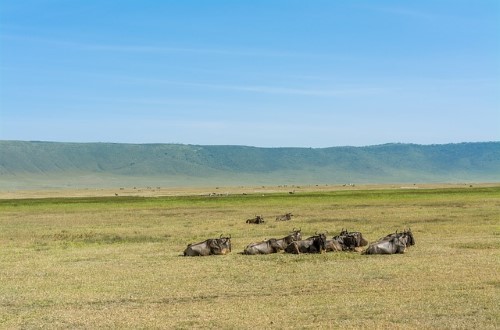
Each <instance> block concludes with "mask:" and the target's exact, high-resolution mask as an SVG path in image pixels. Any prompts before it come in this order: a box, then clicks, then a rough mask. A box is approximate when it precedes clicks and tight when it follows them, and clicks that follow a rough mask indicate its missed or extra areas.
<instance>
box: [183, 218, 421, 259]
mask: <svg viewBox="0 0 500 330" xmlns="http://www.w3.org/2000/svg"><path fill="white" fill-rule="evenodd" d="M247 222H248V221H247ZM326 234H327V233H316V234H315V235H313V236H311V237H308V238H306V239H302V234H301V229H295V228H294V229H293V230H292V232H291V233H290V234H288V235H287V236H285V237H282V238H270V239H267V240H264V241H260V242H255V243H250V244H248V245H247V247H246V248H245V249H244V250H243V252H242V254H245V255H255V254H271V253H278V252H280V251H284V252H285V253H293V254H300V253H324V252H335V251H357V252H359V250H360V248H361V247H363V246H366V245H368V241H367V240H366V239H365V238H364V237H363V234H362V233H360V232H349V231H348V230H346V229H342V231H341V232H340V234H339V235H336V236H333V237H332V239H327V237H326ZM411 245H415V239H414V237H413V233H412V232H411V229H408V230H404V231H402V232H399V233H398V232H397V231H396V232H395V233H392V234H389V235H387V236H385V237H382V238H380V239H379V240H377V241H375V242H373V243H371V244H369V245H368V247H367V248H366V249H365V250H363V251H362V252H361V253H362V254H395V253H404V252H405V251H406V248H408V247H410V246H411ZM229 252H231V236H228V237H223V236H222V235H221V236H220V237H219V238H212V239H207V240H205V241H203V242H200V243H194V244H189V245H188V246H187V248H186V249H185V250H184V256H208V255H224V254H227V253H229Z"/></svg>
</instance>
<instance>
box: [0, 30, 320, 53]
mask: <svg viewBox="0 0 500 330" xmlns="http://www.w3.org/2000/svg"><path fill="white" fill-rule="evenodd" d="M0 39H3V40H14V41H24V42H32V43H43V44H49V45H52V46H58V47H64V48H74V49H79V50H84V51H96V52H122V53H148V54H174V53H179V54H181V53H185V54H208V55H222V56H249V57H283V56H286V57H310V58H318V57H321V56H322V55H320V54H310V53H302V52H295V51H274V50H262V49H217V48H192V47H167V46H155V45H119V44H92V43H85V42H72V41H66V40H59V39H51V38H39V37H28V36H24V35H15V34H1V35H0Z"/></svg>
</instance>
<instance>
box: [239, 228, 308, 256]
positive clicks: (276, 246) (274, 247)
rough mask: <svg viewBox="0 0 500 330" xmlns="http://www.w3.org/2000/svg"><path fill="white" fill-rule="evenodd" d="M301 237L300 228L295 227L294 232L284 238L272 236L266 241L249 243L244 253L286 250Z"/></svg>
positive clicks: (266, 252) (268, 252)
mask: <svg viewBox="0 0 500 330" xmlns="http://www.w3.org/2000/svg"><path fill="white" fill-rule="evenodd" d="M301 239H302V235H301V234H300V229H298V230H297V229H295V228H294V229H293V231H292V233H290V234H289V235H287V236H285V237H283V238H280V239H276V238H271V239H268V240H266V241H262V242H257V243H251V244H248V245H247V247H246V248H245V250H244V251H243V254H270V253H277V252H279V251H281V250H284V249H285V248H286V247H287V246H288V244H290V243H291V242H293V241H299V240H301Z"/></svg>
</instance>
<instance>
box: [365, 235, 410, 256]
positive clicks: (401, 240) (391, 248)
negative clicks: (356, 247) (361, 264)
mask: <svg viewBox="0 0 500 330" xmlns="http://www.w3.org/2000/svg"><path fill="white" fill-rule="evenodd" d="M406 244H407V237H406V236H394V237H392V238H390V239H389V240H382V241H378V242H375V243H372V244H370V246H368V248H367V249H366V250H365V251H363V254H395V253H405V251H406Z"/></svg>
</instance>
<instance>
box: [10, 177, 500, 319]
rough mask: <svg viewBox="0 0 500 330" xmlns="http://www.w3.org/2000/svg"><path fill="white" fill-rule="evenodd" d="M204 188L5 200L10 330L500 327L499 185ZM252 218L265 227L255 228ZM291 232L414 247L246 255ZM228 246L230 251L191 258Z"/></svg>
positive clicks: (258, 226)
mask: <svg viewBox="0 0 500 330" xmlns="http://www.w3.org/2000/svg"><path fill="white" fill-rule="evenodd" d="M199 192H200V191H198V190H196V193H192V194H189V192H188V191H183V193H182V195H185V196H180V195H177V194H175V195H170V196H166V195H163V196H156V197H143V196H137V195H132V194H129V195H127V194H122V193H120V192H119V194H118V196H115V195H114V194H113V195H112V196H100V197H92V196H82V197H71V198H65V197H61V196H55V197H54V196H53V197H47V198H32V197H34V196H30V197H26V196H24V198H21V199H20V198H11V197H12V196H10V197H9V198H5V199H1V200H0V228H1V230H0V265H1V267H0V328H38V327H49V328H133V329H137V328H173V329H192V328H202V327H209V328H223V329H231V328H232V329H245V328H278V329H285V328H318V327H319V328H340V327H343V328H374V329H377V328H380V329H384V328H413V329H417V328H418V329H421V328H436V329H449V328H462V329H465V328H481V329H498V328H499V327H500V313H499V310H498V306H499V305H500V275H499V274H500V258H499V257H500V187H499V186H491V185H490V186H486V187H469V186H468V185H467V186H463V187H460V188H458V187H454V188H433V189H400V188H394V189H392V188H389V189H387V188H386V189H344V190H336V191H333V190H328V188H322V189H317V190H315V189H309V190H306V189H303V190H301V189H297V190H296V192H295V194H289V193H288V192H287V191H279V190H277V191H264V190H263V191H259V192H253V193H252V192H250V191H248V192H245V194H243V193H232V192H231V193H228V194H225V193H221V194H220V195H218V196H215V197H208V196H207V195H206V194H200V193H199ZM221 192H222V191H221ZM121 195H123V196H121ZM284 212H292V213H293V214H294V215H295V218H294V219H293V220H292V221H290V222H276V221H274V216H276V215H278V214H281V213H284ZM256 214H261V215H263V216H264V218H265V219H266V223H265V224H263V225H249V224H246V223H245V220H246V219H247V218H250V217H253V216H254V215H256ZM293 227H297V228H299V227H300V228H301V229H302V232H303V233H304V235H306V236H307V235H309V234H314V232H316V231H325V230H327V231H329V233H330V234H329V236H333V235H334V234H336V233H338V232H339V231H340V229H342V228H348V229H350V230H358V231H361V232H363V233H364V234H365V236H366V237H367V238H368V239H369V240H376V239H377V238H379V237H381V236H383V235H385V234H387V233H389V232H393V231H395V230H398V229H399V230H401V229H403V228H408V227H411V229H412V231H413V233H414V235H415V238H416V246H414V247H411V248H410V249H409V250H408V252H407V253H406V254H404V255H391V256H364V255H360V254H358V253H348V252H345V253H344V252H342V253H328V254H322V255H298V256H297V255H286V254H275V255H267V256H245V255H241V254H239V253H238V252H240V251H242V250H243V248H244V247H245V246H246V245H247V244H248V243H251V242H253V241H258V240H262V239H265V238H270V237H281V236H284V235H286V234H287V233H288V232H289V231H290V230H291V229H292V228H293ZM220 234H230V235H231V236H232V242H233V252H232V253H231V254H229V255H227V256H211V257H195V258H186V257H182V256H180V255H181V254H182V251H183V250H184V248H185V247H186V245H187V244H188V243H191V242H197V241H201V240H204V239H206V238H209V237H218V236H219V235H220Z"/></svg>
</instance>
